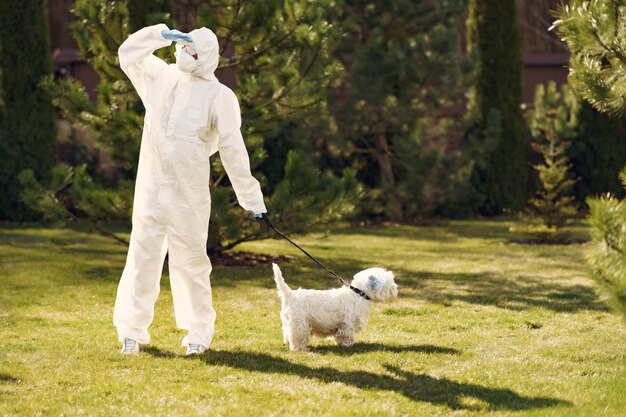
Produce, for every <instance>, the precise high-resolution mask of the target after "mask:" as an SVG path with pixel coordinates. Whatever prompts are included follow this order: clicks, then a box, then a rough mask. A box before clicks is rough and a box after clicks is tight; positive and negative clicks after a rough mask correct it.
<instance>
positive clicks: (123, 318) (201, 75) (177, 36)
mask: <svg viewBox="0 0 626 417" xmlns="http://www.w3.org/2000/svg"><path fill="white" fill-rule="evenodd" d="M172 41H175V42H177V43H176V64H171V65H168V64H166V63H165V62H164V61H163V60H161V59H160V58H158V57H156V56H155V55H153V52H154V51H156V50H157V49H160V48H163V47H166V46H169V45H171V43H172ZM218 58H219V49H218V42H217V38H216V36H215V34H214V33H213V32H212V31H211V30H209V29H207V28H200V29H196V30H194V31H192V32H190V33H189V34H186V33H181V32H179V31H178V30H170V29H168V27H167V26H166V25H164V24H160V25H155V26H150V27H146V28H143V29H141V30H139V31H137V32H136V33H134V34H132V35H130V36H129V37H128V39H126V41H124V43H123V44H122V45H121V46H120V49H119V60H120V66H121V68H122V70H123V71H124V73H126V75H127V76H128V78H129V79H130V81H131V82H132V84H133V86H134V87H135V89H136V90H137V93H138V94H139V97H140V98H141V100H142V102H143V104H144V106H145V108H146V114H145V120H144V128H143V135H142V138H141V148H140V152H139V167H138V171H137V181H136V185H135V199H134V205H133V216H132V223H133V228H132V233H131V238H130V247H129V250H128V256H127V259H126V266H125V267H124V271H123V273H122V277H121V279H120V283H119V287H118V290H117V299H116V301H115V309H114V314H113V322H114V324H115V326H116V328H117V332H118V337H119V340H120V342H122V353H126V354H127V353H137V352H138V351H139V347H140V345H143V344H147V343H149V341H150V335H149V333H148V327H149V326H150V324H151V323H152V319H153V314H154V303H155V302H156V299H157V296H158V294H159V281H160V278H161V273H162V269H163V262H164V259H165V255H166V253H168V254H169V255H168V258H169V274H170V281H171V289H172V296H173V299H174V311H175V316H176V325H177V326H178V327H180V328H182V329H185V330H187V331H188V333H187V335H186V336H185V338H184V339H183V342H182V343H183V346H186V347H187V354H188V355H190V354H197V353H202V352H204V351H205V350H206V349H207V348H208V347H209V345H210V344H211V341H212V339H213V333H214V324H215V310H214V309H213V306H212V294H211V284H210V280H209V275H210V273H211V263H210V261H209V258H208V256H207V253H206V241H207V233H208V225H209V214H210V205H211V199H210V195H209V167H210V165H209V157H210V156H211V155H212V154H214V153H216V152H219V155H220V159H221V161H222V164H223V166H224V169H225V170H226V173H227V174H228V177H229V179H230V182H231V184H232V186H233V188H234V190H235V194H236V195H237V199H238V201H239V204H240V205H241V206H242V207H243V208H244V209H246V210H248V211H250V212H251V213H252V214H253V215H254V217H255V218H257V220H258V221H259V223H260V224H261V225H262V226H263V222H264V220H265V219H267V217H266V216H265V214H264V213H266V208H265V204H264V203H263V194H262V193H261V187H260V185H259V182H258V181H257V180H256V179H255V178H254V177H253V176H252V174H251V173H250V162H249V157H248V153H247V151H246V147H245V145H244V141H243V138H242V136H241V132H240V126H241V117H240V111H239V104H238V102H237V98H236V97H235V94H234V93H233V92H232V91H231V90H230V89H229V88H228V87H226V86H224V85H223V84H221V83H220V82H219V81H218V80H217V78H216V77H215V75H214V73H213V72H214V71H215V69H216V68H217V64H218ZM267 221H268V222H269V220H267Z"/></svg>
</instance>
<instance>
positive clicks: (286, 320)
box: [280, 311, 289, 344]
mask: <svg viewBox="0 0 626 417" xmlns="http://www.w3.org/2000/svg"><path fill="white" fill-rule="evenodd" d="M280 321H281V322H282V323H283V343H285V344H287V343H289V318H288V316H287V314H285V313H283V312H282V311H281V312H280Z"/></svg>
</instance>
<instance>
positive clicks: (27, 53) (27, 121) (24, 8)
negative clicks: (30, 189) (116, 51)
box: [0, 0, 55, 220]
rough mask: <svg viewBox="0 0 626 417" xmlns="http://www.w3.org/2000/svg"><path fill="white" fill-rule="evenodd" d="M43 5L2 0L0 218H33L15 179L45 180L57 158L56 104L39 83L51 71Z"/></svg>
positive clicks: (33, 1) (0, 22)
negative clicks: (28, 175) (26, 174)
mask: <svg viewBox="0 0 626 417" xmlns="http://www.w3.org/2000/svg"><path fill="white" fill-rule="evenodd" d="M44 4H45V2H43V1H39V0H25V1H23V2H20V4H19V7H18V6H17V5H15V4H14V3H11V2H7V1H3V2H0V74H1V75H0V195H1V196H2V198H1V199H0V219H9V220H24V219H27V218H29V217H32V216H31V215H32V213H29V212H28V211H27V210H26V208H25V207H24V206H23V205H22V204H20V202H19V193H20V188H19V185H18V184H17V182H16V181H15V178H16V176H17V175H18V173H19V172H20V171H22V170H23V169H27V168H28V169H32V170H33V173H34V175H35V176H36V177H37V178H43V177H44V176H45V175H47V173H48V170H49V169H50V167H51V166H52V165H53V164H54V161H55V122H54V107H53V106H52V101H51V97H50V95H49V93H48V92H46V91H45V90H43V89H41V88H40V87H39V84H40V82H41V81H42V79H43V77H45V76H47V75H49V74H50V73H51V72H52V64H51V59H50V53H49V41H48V25H47V21H46V16H45V13H44Z"/></svg>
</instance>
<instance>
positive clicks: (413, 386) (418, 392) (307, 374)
mask: <svg viewBox="0 0 626 417" xmlns="http://www.w3.org/2000/svg"><path fill="white" fill-rule="evenodd" d="M374 346H375V345H374ZM383 346H384V345H383ZM433 348H435V350H437V349H445V348H437V347H433ZM144 351H145V352H146V353H148V354H150V355H153V356H155V357H158V358H179V357H181V355H178V354H176V353H173V352H169V351H162V350H160V349H158V348H156V347H152V346H147V347H146V348H145V349H144ZM435 353H440V352H435ZM189 359H191V360H200V361H203V362H204V363H206V364H207V365H214V366H227V367H230V368H234V369H241V370H244V371H252V372H262V373H269V374H283V375H295V376H298V377H300V378H305V379H312V380H317V381H320V382H323V383H333V382H340V383H342V384H346V385H351V386H354V387H356V388H359V389H364V390H382V391H391V392H396V393H398V394H401V395H403V396H405V397H407V398H408V399H410V400H412V401H415V402H427V403H431V404H435V405H445V406H447V407H449V408H451V409H454V410H480V409H484V408H488V409H491V410H529V409H536V408H545V407H555V406H571V403H570V402H568V401H564V400H559V399H556V398H548V397H528V396H523V395H520V394H517V393H516V392H514V391H512V390H510V389H506V388H489V387H484V386H482V385H477V384H469V383H460V382H455V381H452V380H450V379H447V378H434V377H431V376H429V375H426V374H416V373H412V372H406V371H403V370H402V369H400V368H398V367H395V366H391V365H388V364H385V365H384V367H385V369H386V370H387V372H389V373H390V374H391V375H389V374H375V373H372V372H367V371H340V370H337V369H334V368H329V367H322V368H312V367H309V366H306V365H302V364H298V363H293V362H289V361H287V360H285V359H282V358H279V357H275V356H271V355H267V354H264V353H257V352H246V351H232V352H231V351H212V350H211V351H208V352H206V353H204V354H202V355H199V356H194V357H190V358H189ZM467 399H475V400H478V401H480V402H482V403H483V404H482V405H480V404H478V405H476V404H469V403H467V402H466V400H467Z"/></svg>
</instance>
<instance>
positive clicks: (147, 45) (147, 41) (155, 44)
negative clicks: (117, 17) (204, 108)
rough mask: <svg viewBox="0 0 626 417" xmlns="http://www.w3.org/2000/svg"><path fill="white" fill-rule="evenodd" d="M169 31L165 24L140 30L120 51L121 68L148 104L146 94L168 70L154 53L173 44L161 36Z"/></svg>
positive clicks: (130, 37) (125, 42) (129, 38)
mask: <svg viewBox="0 0 626 417" xmlns="http://www.w3.org/2000/svg"><path fill="white" fill-rule="evenodd" d="M164 30H166V31H168V30H169V29H168V27H167V25H165V24H158V25H154V26H148V27H145V28H143V29H139V30H138V31H137V32H135V33H133V34H132V35H130V36H129V37H128V38H127V39H126V40H125V41H124V43H122V45H121V46H120V49H119V50H118V56H119V59H120V67H121V68H122V71H124V73H125V74H126V75H127V76H128V78H129V79H130V82H131V83H133V86H134V87H135V89H136V90H137V93H138V94H139V97H141V100H142V101H143V102H144V104H146V101H145V98H146V92H147V91H148V88H149V86H150V83H151V82H152V81H153V80H154V78H155V77H156V76H157V74H158V73H159V72H160V71H161V70H163V69H164V68H167V64H166V63H165V62H164V61H163V60H162V59H160V58H158V57H156V56H155V55H153V53H154V51H156V50H157V49H161V48H163V47H165V46H169V45H171V44H172V41H171V40H167V39H165V38H164V37H163V35H162V34H161V33H162V32H163V31H164Z"/></svg>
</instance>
